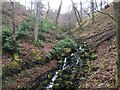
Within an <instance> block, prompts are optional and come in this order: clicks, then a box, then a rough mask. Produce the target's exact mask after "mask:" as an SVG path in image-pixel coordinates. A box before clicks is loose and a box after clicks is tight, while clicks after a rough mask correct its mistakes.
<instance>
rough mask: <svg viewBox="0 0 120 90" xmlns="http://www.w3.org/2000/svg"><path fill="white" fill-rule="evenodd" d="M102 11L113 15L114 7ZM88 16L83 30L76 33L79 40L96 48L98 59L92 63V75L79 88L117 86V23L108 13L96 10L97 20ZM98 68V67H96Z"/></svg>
mask: <svg viewBox="0 0 120 90" xmlns="http://www.w3.org/2000/svg"><path fill="white" fill-rule="evenodd" d="M101 12H104V13H108V14H109V15H111V16H112V17H113V15H114V13H113V8H112V6H110V7H109V8H107V9H104V10H102V11H101ZM91 21H92V19H91V18H87V19H86V23H85V24H84V26H83V30H79V29H77V30H76V32H75V33H74V35H75V37H76V38H77V39H78V40H81V39H82V40H83V41H84V42H86V43H87V45H88V46H89V47H91V48H94V49H95V50H96V53H97V55H98V59H97V60H96V61H94V62H93V63H91V64H90V70H91V75H90V76H89V77H88V79H87V80H86V81H83V82H82V83H80V86H79V88H105V87H107V88H114V87H116V86H115V84H116V32H115V23H114V20H112V19H111V18H110V17H109V16H108V15H106V14H101V13H99V12H96V14H95V22H94V24H92V22H91ZM95 68H97V69H95ZM93 69H95V70H93Z"/></svg>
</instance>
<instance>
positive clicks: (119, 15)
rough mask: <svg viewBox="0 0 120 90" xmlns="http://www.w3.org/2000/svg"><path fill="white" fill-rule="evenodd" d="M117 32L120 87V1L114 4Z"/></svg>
mask: <svg viewBox="0 0 120 90" xmlns="http://www.w3.org/2000/svg"><path fill="white" fill-rule="evenodd" d="M113 7H114V13H115V18H116V30H117V33H116V34H117V56H118V58H117V85H118V87H120V0H118V2H117V1H116V2H113Z"/></svg>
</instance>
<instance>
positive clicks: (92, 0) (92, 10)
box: [91, 0, 95, 23]
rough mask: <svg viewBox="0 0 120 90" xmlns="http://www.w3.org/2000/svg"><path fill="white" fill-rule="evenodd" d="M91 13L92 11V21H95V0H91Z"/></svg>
mask: <svg viewBox="0 0 120 90" xmlns="http://www.w3.org/2000/svg"><path fill="white" fill-rule="evenodd" d="M91 13H92V23H94V21H95V16H94V0H91Z"/></svg>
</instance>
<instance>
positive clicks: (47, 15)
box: [46, 0, 50, 19]
mask: <svg viewBox="0 0 120 90" xmlns="http://www.w3.org/2000/svg"><path fill="white" fill-rule="evenodd" d="M47 2H48V10H47V13H46V19H47V18H48V13H49V11H50V3H49V0H47Z"/></svg>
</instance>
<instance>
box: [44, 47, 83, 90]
mask: <svg viewBox="0 0 120 90" xmlns="http://www.w3.org/2000/svg"><path fill="white" fill-rule="evenodd" d="M80 50H81V51H84V49H82V48H81V47H79V49H78V50H77V53H72V54H71V55H70V56H68V57H65V58H64V64H63V65H62V68H61V70H62V71H64V70H65V69H66V68H67V67H70V65H69V61H68V58H71V57H75V59H74V61H73V62H74V63H73V65H77V64H78V63H79V62H81V61H82V60H81V58H80V56H79V55H80V53H79V51H80ZM57 77H58V72H57V71H56V73H55V75H54V77H53V78H52V80H51V82H50V83H49V84H48V85H47V87H46V89H45V90H52V88H53V85H54V82H55V80H56V79H57Z"/></svg>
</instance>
